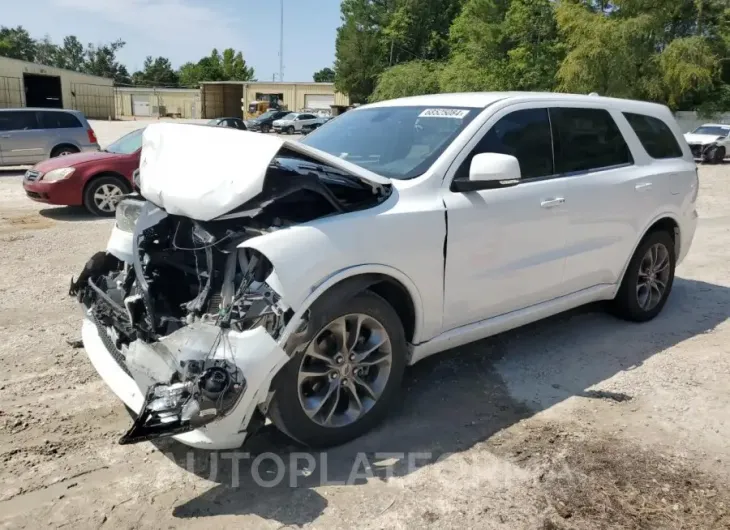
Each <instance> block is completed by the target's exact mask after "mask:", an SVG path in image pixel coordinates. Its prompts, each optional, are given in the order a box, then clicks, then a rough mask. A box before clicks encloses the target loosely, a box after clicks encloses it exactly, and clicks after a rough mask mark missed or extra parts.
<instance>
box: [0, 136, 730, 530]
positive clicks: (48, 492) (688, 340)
mask: <svg viewBox="0 0 730 530" xmlns="http://www.w3.org/2000/svg"><path fill="white" fill-rule="evenodd" d="M130 123H132V124H133V125H130ZM135 123H136V125H134V124H135ZM142 124H143V123H140V122H123V123H105V122H100V123H95V124H94V128H95V129H96V131H97V133H98V135H99V137H100V139H101V141H102V143H106V142H109V141H110V140H112V139H113V138H114V137H115V136H119V135H120V134H121V133H122V131H124V130H130V128H131V127H134V126H138V125H142ZM20 175H21V173H19V172H17V171H15V172H14V171H3V172H0V268H1V269H0V270H1V271H2V274H0V338H1V340H0V360H1V361H2V363H1V366H2V371H3V375H2V377H0V462H1V463H2V465H1V466H0V524H2V526H3V527H5V528H39V527H42V526H51V527H58V528H61V527H76V528H102V527H104V528H114V529H118V528H172V527H175V528H188V527H190V528H192V527H195V528H215V529H220V528H252V529H258V528H271V529H280V528H295V527H313V528H354V527H357V528H373V529H374V528H388V529H390V528H416V527H418V528H421V527H432V528H439V529H441V528H503V529H521V528H535V529H600V528H621V529H646V528H677V529H678V528H703V529H704V528H730V488H729V487H728V485H729V483H730V444H729V443H728V439H730V421H728V411H730V356H729V354H730V324H729V323H728V321H727V320H728V316H729V315H730V265H728V263H729V262H730V208H728V198H729V197H730V164H725V165H723V166H703V167H702V168H701V169H700V181H701V191H700V198H699V212H700V223H699V228H698V231H697V235H696V237H695V240H694V244H693V248H692V250H691V252H690V254H689V257H688V258H687V259H686V261H685V262H684V263H683V264H682V265H681V266H680V267H679V268H678V271H677V275H678V278H677V280H676V282H675V286H674V290H673V293H672V295H671V298H670V300H669V302H668V304H667V306H666V308H665V310H664V312H663V313H662V314H661V315H660V316H659V317H658V318H657V319H656V320H654V321H652V322H650V323H647V324H642V325H631V324H627V323H625V322H621V321H618V320H615V319H613V318H612V317H610V316H608V315H606V314H605V313H603V312H602V311H601V310H600V308H598V307H591V308H586V309H584V310H580V311H574V312H571V313H569V314H566V315H561V316H559V317H556V318H552V319H549V320H548V321H544V322H541V323H537V324H534V325H531V326H528V327H526V328H523V329H520V330H517V331H514V332H510V333H506V334H503V335H501V336H498V337H494V338H491V339H487V340H484V341H480V342H478V343H475V344H472V345H469V346H467V347H463V348H459V349H457V350H453V351H450V352H446V353H444V354H441V355H437V356H435V357H433V358H430V359H427V360H425V361H423V362H422V363H420V364H418V365H417V366H415V367H413V368H412V369H411V370H410V371H409V372H408V374H407V377H406V382H405V385H404V389H403V394H402V401H401V402H400V403H398V404H397V405H396V406H395V407H394V410H393V411H392V414H391V416H390V417H389V419H388V421H387V422H386V423H385V424H384V425H383V426H382V427H380V428H379V429H377V430H376V431H375V432H373V433H371V434H370V435H368V436H366V437H364V438H362V439H360V440H357V441H355V442H353V443H351V444H349V445H347V446H344V447H339V448H337V449H334V450H330V451H327V452H325V453H312V454H308V453H302V451H303V450H302V449H301V448H300V447H297V446H295V445H293V444H291V443H290V442H289V441H288V440H287V439H286V438H285V437H284V436H282V435H280V434H278V433H277V432H276V431H275V430H273V429H272V428H269V427H265V428H264V429H263V430H262V431H261V432H260V433H259V434H258V435H257V436H255V437H254V438H252V439H251V440H250V441H249V443H248V444H247V445H246V446H245V447H244V448H242V450H241V451H243V452H246V454H244V453H237V454H235V455H233V454H231V453H207V452H203V451H192V450H188V448H186V447H184V446H181V445H180V444H177V443H175V442H172V441H163V442H158V443H156V445H153V444H151V443H142V444H138V445H133V446H120V445H118V444H117V440H118V438H119V437H120V435H121V434H122V433H123V432H124V431H125V430H126V429H127V428H128V427H129V425H130V422H131V420H130V418H129V416H128V415H127V414H126V412H125V410H124V407H123V406H122V405H121V403H120V402H119V401H118V400H117V399H116V397H115V396H114V395H113V394H112V393H111V392H110V391H109V390H107V388H106V387H105V385H104V384H103V383H102V382H101V380H100V379H99V377H98V376H97V375H96V373H95V371H94V369H93V367H92V366H91V364H90V363H89V361H88V360H87V358H86V355H85V353H84V350H83V349H81V348H78V347H76V346H77V345H75V344H74V341H76V340H78V339H79V338H80V335H79V324H80V312H79V310H78V309H77V308H76V306H75V304H74V302H73V301H72V300H71V299H70V298H69V297H68V296H67V295H66V293H67V290H68V285H69V281H70V279H71V276H72V275H75V274H77V273H78V271H79V270H80V269H81V267H82V266H83V264H84V263H85V261H86V259H87V258H88V257H89V255H90V254H92V253H93V252H95V251H96V250H98V249H101V248H103V247H104V246H105V244H106V240H107V237H108V235H109V231H110V228H111V224H112V221H110V220H99V219H94V218H91V217H89V216H88V215H86V214H85V213H84V212H83V211H82V210H79V209H70V208H61V207H47V206H43V205H39V204H36V203H33V202H31V201H30V200H28V199H26V197H25V195H24V193H23V190H22V188H21V176H20ZM234 463H235V464H236V465H234ZM269 486H270V487H269Z"/></svg>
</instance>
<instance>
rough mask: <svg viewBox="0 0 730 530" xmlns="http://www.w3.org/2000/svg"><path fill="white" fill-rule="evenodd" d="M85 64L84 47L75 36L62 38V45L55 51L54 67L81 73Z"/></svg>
mask: <svg viewBox="0 0 730 530" xmlns="http://www.w3.org/2000/svg"><path fill="white" fill-rule="evenodd" d="M85 62H86V57H85V52H84V45H83V44H81V41H79V39H78V38H76V36H75V35H69V36H67V37H64V38H63V45H62V46H60V47H59V48H58V50H57V54H56V66H58V67H60V68H67V69H69V70H75V71H77V72H82V71H84V65H85Z"/></svg>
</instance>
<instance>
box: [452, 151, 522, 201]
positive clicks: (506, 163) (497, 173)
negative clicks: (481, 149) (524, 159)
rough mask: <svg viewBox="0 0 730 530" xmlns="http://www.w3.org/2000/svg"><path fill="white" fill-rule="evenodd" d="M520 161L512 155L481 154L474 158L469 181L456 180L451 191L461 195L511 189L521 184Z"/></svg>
mask: <svg viewBox="0 0 730 530" xmlns="http://www.w3.org/2000/svg"><path fill="white" fill-rule="evenodd" d="M521 178H522V173H521V172H520V163H519V161H518V160H517V159H516V158H515V157H513V156H511V155H503V154H501V153H480V154H478V155H475V156H474V158H472V161H471V166H470V167H469V178H468V179H464V178H462V179H455V180H454V181H453V182H452V183H451V191H456V192H460V193H464V192H469V191H479V190H493V189H498V188H509V187H511V186H516V185H517V184H519V183H520V179H521Z"/></svg>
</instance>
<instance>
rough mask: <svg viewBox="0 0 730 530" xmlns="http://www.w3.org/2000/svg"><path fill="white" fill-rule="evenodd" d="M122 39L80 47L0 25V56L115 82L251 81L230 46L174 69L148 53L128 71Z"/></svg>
mask: <svg viewBox="0 0 730 530" xmlns="http://www.w3.org/2000/svg"><path fill="white" fill-rule="evenodd" d="M124 45H125V42H124V41H123V40H121V39H118V40H116V41H113V42H110V43H107V44H100V45H94V44H87V45H86V46H84V45H83V44H82V43H81V42H80V41H79V39H78V38H77V37H76V36H74V35H69V36H67V37H64V39H63V42H62V43H61V44H55V43H53V42H52V41H51V39H50V38H49V37H44V38H42V39H34V38H32V37H31V36H30V34H29V33H28V31H27V30H26V29H25V28H23V27H22V26H18V27H16V28H8V27H5V26H0V56H4V57H10V58H12V59H20V60H23V61H30V62H34V63H38V64H44V65H47V66H55V67H57V68H66V69H68V70H74V71H76V72H81V73H84V74H90V75H96V76H100V77H106V78H110V79H113V80H114V81H115V83H116V84H118V85H141V86H156V87H163V86H174V87H180V86H183V87H197V86H198V84H199V83H200V82H201V81H253V80H255V76H254V69H253V68H252V67H249V66H248V65H247V64H246V61H245V59H244V58H243V54H242V53H241V52H240V51H238V52H237V51H236V50H234V49H233V48H228V49H225V50H223V52H222V53H220V52H219V51H218V50H216V49H213V51H212V52H211V53H210V55H208V56H207V57H203V58H201V59H200V60H199V61H197V62H188V63H185V64H183V65H182V66H181V67H180V68H178V69H174V68H173V67H172V63H171V62H170V60H169V59H167V58H166V57H157V58H153V57H152V56H148V57H147V58H146V59H145V61H144V64H143V66H142V70H139V71H137V72H133V73H132V74H130V73H129V71H128V70H127V68H126V66H124V65H123V64H121V63H120V62H119V61H118V59H117V52H119V50H120V49H121V48H123V47H124Z"/></svg>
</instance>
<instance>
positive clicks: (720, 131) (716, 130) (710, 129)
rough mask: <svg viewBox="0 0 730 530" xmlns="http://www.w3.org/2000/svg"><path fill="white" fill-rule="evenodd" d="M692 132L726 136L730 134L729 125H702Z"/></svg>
mask: <svg viewBox="0 0 730 530" xmlns="http://www.w3.org/2000/svg"><path fill="white" fill-rule="evenodd" d="M694 134H709V135H711V136H727V135H728V134H730V127H717V126H714V125H702V126H701V127H697V128H696V129H695V130H694Z"/></svg>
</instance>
